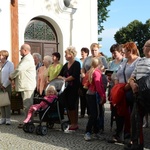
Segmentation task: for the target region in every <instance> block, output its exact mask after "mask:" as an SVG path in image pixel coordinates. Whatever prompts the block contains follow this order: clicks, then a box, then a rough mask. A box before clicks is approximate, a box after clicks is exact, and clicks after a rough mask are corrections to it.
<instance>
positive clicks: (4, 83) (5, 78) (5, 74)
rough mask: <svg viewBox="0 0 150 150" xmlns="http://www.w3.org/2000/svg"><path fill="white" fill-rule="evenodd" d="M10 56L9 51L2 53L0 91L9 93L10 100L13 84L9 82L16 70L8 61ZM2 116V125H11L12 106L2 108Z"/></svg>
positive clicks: (2, 51)
mask: <svg viewBox="0 0 150 150" xmlns="http://www.w3.org/2000/svg"><path fill="white" fill-rule="evenodd" d="M8 56H9V53H8V51H6V50H1V51H0V91H7V92H8V95H9V98H10V97H11V82H10V80H9V75H10V74H11V73H12V72H13V70H14V64H13V63H12V62H10V61H9V60H7V58H8ZM0 109H1V116H2V118H1V119H0V124H6V125H10V124H11V121H10V111H11V107H10V105H7V106H3V107H0Z"/></svg>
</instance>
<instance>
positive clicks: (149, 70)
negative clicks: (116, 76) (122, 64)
mask: <svg viewBox="0 0 150 150" xmlns="http://www.w3.org/2000/svg"><path fill="white" fill-rule="evenodd" d="M143 53H144V55H145V57H143V58H141V60H140V61H139V62H138V63H137V65H136V67H135V69H134V71H133V73H132V75H131V77H130V79H129V84H130V86H131V88H132V91H133V93H136V94H137V93H138V95H140V99H141V100H138V101H137V100H136V99H135V101H134V106H133V111H132V115H131V143H130V144H128V145H127V146H125V148H124V149H125V150H133V149H138V150H143V149H144V137H143V129H142V124H143V117H144V115H145V113H147V112H148V109H149V107H148V106H149V105H148V103H147V102H149V95H147V93H145V92H144V91H143V92H141V91H140V90H139V89H140V87H138V84H137V83H138V82H136V80H137V81H138V80H140V79H141V78H142V77H145V76H149V75H150V40H148V41H146V43H145V44H144V47H143ZM142 87H143V85H142ZM147 107H148V109H147ZM146 111H147V112H146Z"/></svg>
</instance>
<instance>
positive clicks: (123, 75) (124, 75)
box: [123, 62, 127, 83]
mask: <svg viewBox="0 0 150 150" xmlns="http://www.w3.org/2000/svg"><path fill="white" fill-rule="evenodd" d="M126 65H127V62H126V64H125V66H124V69H123V76H124V81H125V83H127V80H126V75H125V70H126Z"/></svg>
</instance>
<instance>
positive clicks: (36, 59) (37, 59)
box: [32, 53, 42, 70]
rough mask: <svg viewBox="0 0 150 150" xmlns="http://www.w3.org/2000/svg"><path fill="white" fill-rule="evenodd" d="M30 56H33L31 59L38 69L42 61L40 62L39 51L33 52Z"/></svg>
mask: <svg viewBox="0 0 150 150" xmlns="http://www.w3.org/2000/svg"><path fill="white" fill-rule="evenodd" d="M32 56H33V59H34V63H35V67H36V70H38V69H39V67H41V66H42V62H41V60H42V57H41V55H40V54H39V53H33V54H32Z"/></svg>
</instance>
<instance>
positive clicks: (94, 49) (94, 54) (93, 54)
mask: <svg viewBox="0 0 150 150" xmlns="http://www.w3.org/2000/svg"><path fill="white" fill-rule="evenodd" d="M91 54H92V56H93V57H97V56H98V54H99V48H98V47H96V46H95V47H93V48H92V49H91Z"/></svg>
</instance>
